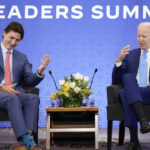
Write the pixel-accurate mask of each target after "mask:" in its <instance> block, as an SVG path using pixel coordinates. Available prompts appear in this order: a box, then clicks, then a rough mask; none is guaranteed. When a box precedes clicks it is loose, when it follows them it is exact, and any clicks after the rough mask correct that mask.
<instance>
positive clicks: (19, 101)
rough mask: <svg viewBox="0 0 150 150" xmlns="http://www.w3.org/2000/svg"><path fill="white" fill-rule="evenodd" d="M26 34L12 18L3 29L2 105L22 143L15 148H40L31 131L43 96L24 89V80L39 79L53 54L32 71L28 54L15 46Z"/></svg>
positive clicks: (0, 61)
mask: <svg viewBox="0 0 150 150" xmlns="http://www.w3.org/2000/svg"><path fill="white" fill-rule="evenodd" d="M23 37H24V29H23V27H22V25H21V24H20V23H18V22H11V23H10V24H8V26H7V27H6V28H5V29H4V32H3V40H2V42H1V45H0V108H3V109H5V110H7V111H8V115H9V119H10V121H11V124H12V128H13V130H14V133H15V135H16V138H17V140H18V141H19V142H20V144H21V145H20V146H17V147H16V148H15V150H41V148H39V147H37V145H36V143H35V141H34V140H33V139H32V133H33V132H36V131H37V129H36V124H37V117H38V107H39V103H40V100H39V97H38V96H37V95H34V94H27V93H25V92H24V90H23V88H22V87H21V81H24V83H25V84H26V85H29V86H35V85H37V84H38V83H40V81H41V80H42V79H43V78H44V70H45V68H46V67H47V65H48V64H49V61H50V57H49V56H48V55H45V56H44V57H43V58H42V59H41V65H40V67H39V68H38V70H37V72H36V73H33V72H32V70H31V67H30V64H29V62H28V59H27V57H26V55H25V54H23V53H21V52H19V51H17V50H16V49H15V47H16V46H17V45H18V44H19V42H20V41H21V40H22V39H23ZM8 54H9V56H8ZM7 56H8V57H9V59H8V58H7ZM8 60H9V61H8ZM6 62H9V65H8V63H6ZM6 66H7V67H6ZM8 66H9V67H8ZM6 68H7V69H6ZM6 70H7V71H6ZM8 70H9V73H8ZM6 72H7V73H6ZM22 107H23V108H24V109H22Z"/></svg>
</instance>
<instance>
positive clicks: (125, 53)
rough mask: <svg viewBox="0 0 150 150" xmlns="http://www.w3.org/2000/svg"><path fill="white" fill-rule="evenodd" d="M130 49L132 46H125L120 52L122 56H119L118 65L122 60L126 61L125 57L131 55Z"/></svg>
mask: <svg viewBox="0 0 150 150" xmlns="http://www.w3.org/2000/svg"><path fill="white" fill-rule="evenodd" d="M129 49H130V45H127V46H125V47H124V48H123V49H122V50H121V52H120V54H119V56H118V59H117V61H116V62H117V63H119V62H122V60H123V59H124V57H125V56H126V55H127V54H129Z"/></svg>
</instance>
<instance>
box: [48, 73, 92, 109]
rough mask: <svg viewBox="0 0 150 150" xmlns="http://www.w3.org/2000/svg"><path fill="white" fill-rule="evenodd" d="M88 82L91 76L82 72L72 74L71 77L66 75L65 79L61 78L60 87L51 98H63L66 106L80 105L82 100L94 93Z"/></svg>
mask: <svg viewBox="0 0 150 150" xmlns="http://www.w3.org/2000/svg"><path fill="white" fill-rule="evenodd" d="M88 83H89V77H87V76H83V75H81V74H80V73H76V74H71V76H70V78H67V77H64V80H59V84H60V89H59V90H58V91H56V93H55V94H51V95H50V98H51V99H52V100H55V99H59V100H63V106H64V107H80V106H81V104H82V100H83V99H84V98H85V99H87V98H88V97H89V95H90V94H92V93H93V92H92V90H91V89H89V88H88Z"/></svg>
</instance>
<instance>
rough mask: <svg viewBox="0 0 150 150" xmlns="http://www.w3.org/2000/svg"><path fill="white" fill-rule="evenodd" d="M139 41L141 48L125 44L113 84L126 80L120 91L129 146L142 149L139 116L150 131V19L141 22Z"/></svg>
mask: <svg viewBox="0 0 150 150" xmlns="http://www.w3.org/2000/svg"><path fill="white" fill-rule="evenodd" d="M137 41H138V44H139V47H140V48H137V49H134V50H132V51H130V50H129V48H130V46H129V45H127V46H125V47H124V48H123V49H122V50H121V52H120V54H119V56H118V58H117V60H116V64H115V66H114V69H113V73H112V84H122V85H123V90H122V91H121V93H120V96H121V100H122V103H123V107H124V113H125V126H126V127H128V128H129V132H130V143H129V144H128V146H127V148H126V150H141V146H140V143H139V139H138V132H137V120H139V122H140V131H141V133H147V132H150V125H149V124H148V122H147V121H146V118H145V116H144V112H143V107H142V105H150V80H149V76H150V72H149V71H150V22H143V23H141V24H139V26H138V30H137Z"/></svg>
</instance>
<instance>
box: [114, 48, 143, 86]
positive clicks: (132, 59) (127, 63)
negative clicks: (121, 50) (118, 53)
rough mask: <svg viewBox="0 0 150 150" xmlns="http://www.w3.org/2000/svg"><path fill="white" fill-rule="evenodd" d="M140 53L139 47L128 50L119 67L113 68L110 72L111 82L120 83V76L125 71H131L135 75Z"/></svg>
mask: <svg viewBox="0 0 150 150" xmlns="http://www.w3.org/2000/svg"><path fill="white" fill-rule="evenodd" d="M140 55H141V49H140V48H138V49H134V50H131V51H130V52H129V54H128V55H126V57H125V58H124V59H123V61H122V65H121V66H120V67H116V65H115V66H114V68H113V73H112V84H122V76H123V75H124V74H125V73H131V74H132V75H134V76H135V77H136V75H137V72H138V67H139V60H140Z"/></svg>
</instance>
